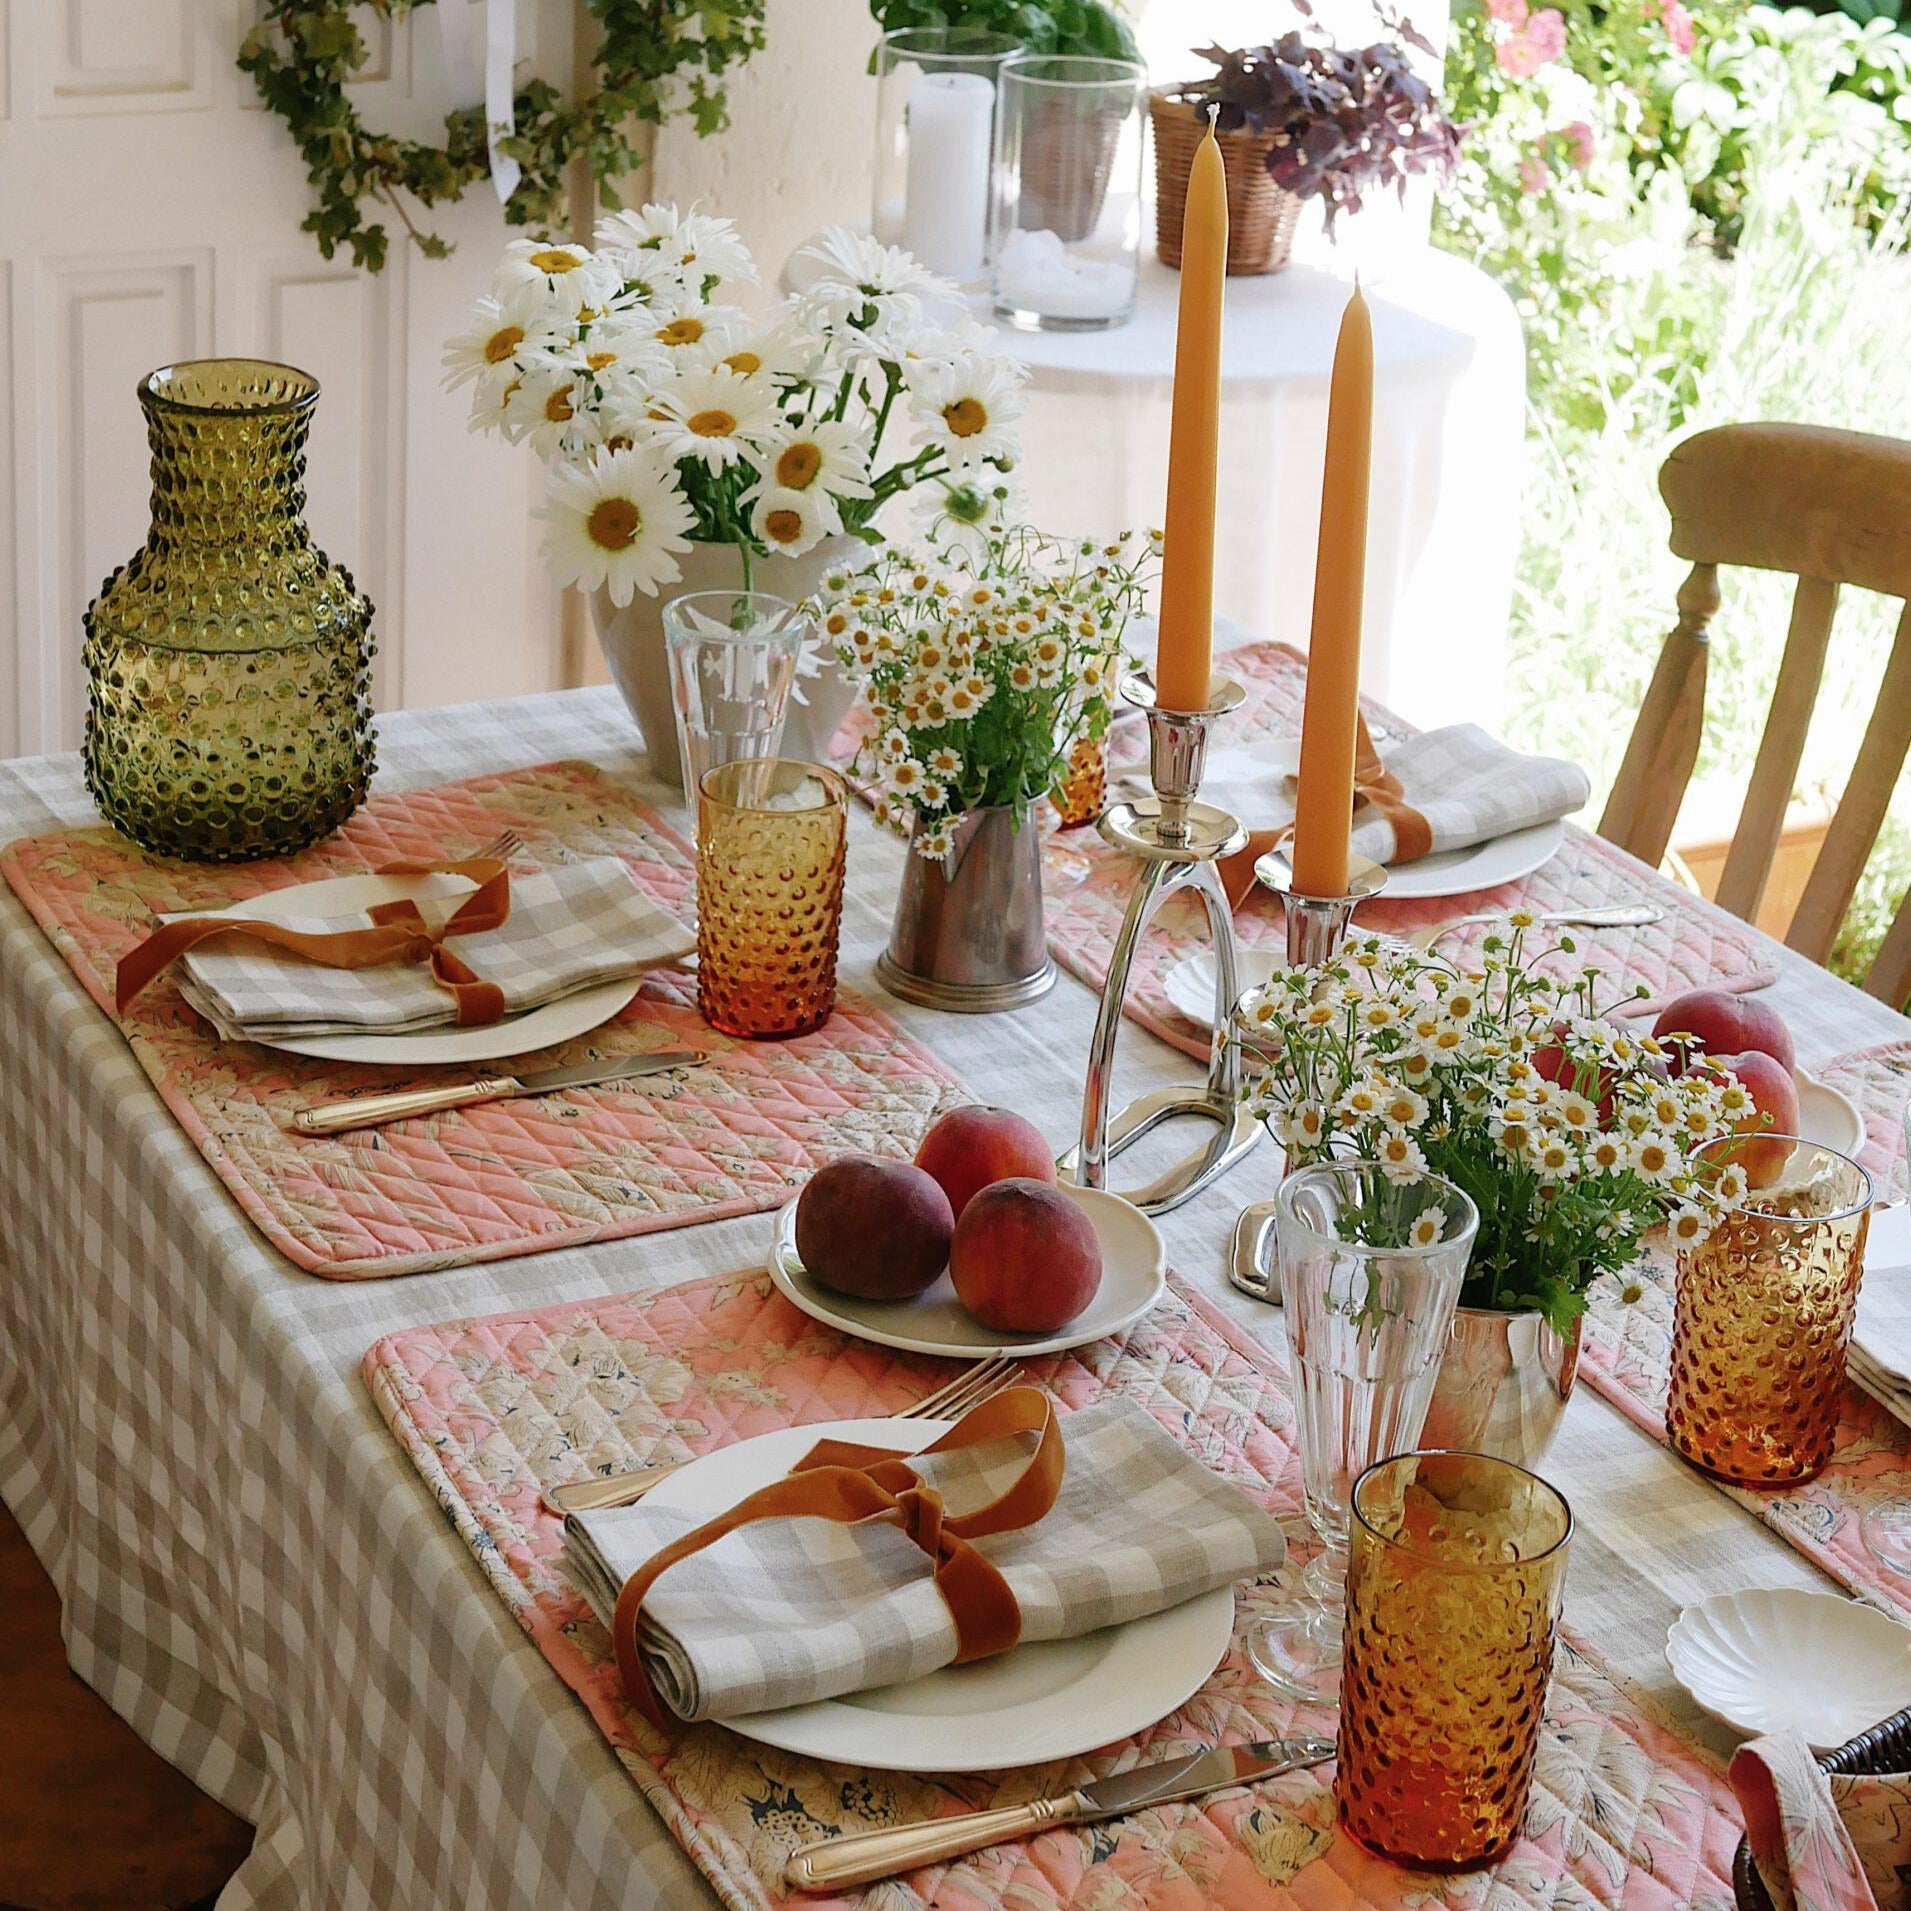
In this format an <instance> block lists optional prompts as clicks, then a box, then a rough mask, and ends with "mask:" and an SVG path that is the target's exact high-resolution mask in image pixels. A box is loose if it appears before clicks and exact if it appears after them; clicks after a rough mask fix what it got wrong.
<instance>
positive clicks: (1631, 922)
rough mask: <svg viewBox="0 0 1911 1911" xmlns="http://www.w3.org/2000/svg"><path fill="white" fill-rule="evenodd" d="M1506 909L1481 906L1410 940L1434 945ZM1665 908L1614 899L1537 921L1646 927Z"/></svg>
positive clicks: (1556, 925) (1547, 925) (1549, 925)
mask: <svg viewBox="0 0 1911 1911" xmlns="http://www.w3.org/2000/svg"><path fill="white" fill-rule="evenodd" d="M1505 914H1506V911H1505V910H1504V909H1483V910H1478V911H1476V912H1475V913H1474V914H1472V915H1470V916H1456V917H1454V919H1453V920H1452V921H1451V922H1442V923H1438V924H1436V925H1435V926H1434V927H1432V928H1430V929H1416V930H1415V931H1414V932H1413V934H1412V936H1411V937H1409V938H1408V940H1409V941H1410V942H1411V943H1412V944H1413V946H1414V947H1415V948H1416V949H1431V948H1432V947H1433V945H1434V944H1435V943H1436V942H1442V941H1444V940H1445V939H1446V938H1447V937H1448V936H1450V935H1452V934H1453V933H1454V931H1455V930H1457V929H1465V928H1467V927H1469V926H1470V925H1471V924H1473V923H1476V922H1498V921H1499V920H1500V919H1501V918H1502V917H1503V916H1504V915H1505ZM1664 917H1665V911H1664V910H1663V909H1661V908H1660V907H1659V905H1658V904H1657V903H1656V902H1615V903H1607V904H1605V905H1603V906H1602V907H1600V908H1597V909H1553V910H1549V911H1548V912H1547V913H1546V914H1544V915H1541V916H1535V917H1534V918H1533V921H1534V925H1535V926H1536V927H1538V928H1542V929H1644V928H1647V927H1649V926H1650V925H1651V924H1653V923H1655V922H1660V921H1663V920H1664Z"/></svg>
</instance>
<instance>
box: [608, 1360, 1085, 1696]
mask: <svg viewBox="0 0 1911 1911" xmlns="http://www.w3.org/2000/svg"><path fill="white" fill-rule="evenodd" d="M1018 1433H1033V1434H1036V1435H1037V1436H1038V1438H1037V1440H1036V1444H1035V1451H1034V1452H1033V1453H1032V1454H1030V1456H1029V1459H1028V1463H1027V1465H1026V1466H1024V1467H1023V1469H1022V1471H1021V1472H1020V1473H1018V1474H1017V1475H1016V1477H1015V1479H1014V1481H1013V1482H1012V1483H1011V1484H1010V1485H1009V1487H1008V1488H1007V1489H1006V1490H1005V1491H1004V1492H1002V1493H1001V1494H1000V1495H998V1496H997V1497H996V1498H995V1499H993V1500H990V1501H989V1502H988V1504H987V1505H985V1506H978V1507H976V1508H975V1509H974V1510H973V1511H971V1512H968V1513H962V1514H959V1515H954V1516H950V1515H948V1514H946V1513H945V1512H944V1510H943V1505H942V1498H941V1495H940V1494H938V1493H937V1492H936V1490H935V1488H934V1487H932V1486H929V1485H927V1484H926V1483H925V1482H924V1481H922V1480H921V1479H920V1478H918V1477H917V1475H916V1473H915V1471H914V1469H913V1468H912V1467H911V1466H910V1465H909V1462H908V1460H907V1459H905V1458H904V1457H903V1456H902V1455H900V1454H898V1453H896V1452H894V1451H893V1450H891V1449H889V1448H885V1447H868V1446H857V1445H854V1444H852V1443H850V1442H848V1441H842V1440H821V1441H818V1442H817V1444H816V1445H815V1446H814V1447H812V1448H811V1449H810V1451H809V1452H808V1453H806V1454H805V1455H804V1456H803V1458H802V1459H801V1460H799V1461H798V1462H797V1463H796V1465H795V1466H794V1467H793V1468H792V1469H791V1471H790V1472H789V1473H788V1474H787V1475H786V1476H785V1477H784V1478H783V1479H780V1480H776V1481H773V1482H772V1483H771V1484H770V1485H769V1486H765V1487H760V1488H758V1490H757V1491H756V1492H754V1493H752V1494H751V1495H750V1496H749V1497H748V1498H747V1499H744V1500H740V1501H739V1502H738V1503H737V1504H736V1505H735V1506H733V1507H731V1509H730V1510H729V1511H728V1512H727V1513H722V1514H719V1515H718V1516H717V1517H716V1518H715V1519H713V1520H707V1521H706V1522H705V1523H704V1524H703V1525H701V1526H699V1527H696V1528H695V1529H694V1530H692V1531H691V1532H688V1533H685V1534H684V1535H683V1536H682V1537H681V1538H679V1539H675V1540H672V1541H671V1543H670V1544H669V1545H668V1546H666V1547H664V1548H663V1549H662V1551H660V1552H658V1553H655V1554H653V1555H652V1556H651V1558H650V1559H648V1560H646V1561H645V1563H644V1564H643V1565H642V1566H640V1567H639V1568H638V1569H637V1571H636V1572H635V1573H633V1574H632V1575H631V1577H630V1578H629V1579H627V1580H626V1581H625V1582H624V1588H623V1591H622V1592H621V1593H619V1594H618V1597H617V1611H616V1614H615V1616H614V1617H613V1619H612V1622H611V1637H612V1640H613V1642H614V1644H615V1646H616V1648H617V1671H618V1676H619V1677H620V1678H621V1679H622V1680H623V1683H624V1692H625V1694H626V1696H627V1697H628V1698H629V1699H630V1702H631V1703H632V1704H633V1705H634V1706H636V1707H637V1709H638V1710H639V1711H640V1712H642V1713H643V1715H644V1717H645V1718H647V1719H648V1720H649V1721H650V1722H651V1724H653V1725H654V1726H656V1727H657V1728H658V1729H659V1730H660V1731H666V1732H667V1731H668V1730H669V1729H670V1726H671V1723H672V1721H670V1720H668V1719H667V1718H666V1717H665V1715H664V1709H663V1706H662V1705H661V1704H660V1702H659V1701H658V1698H657V1695H656V1692H655V1691H654V1690H653V1689H652V1687H651V1683H650V1675H649V1674H648V1673H647V1672H646V1671H645V1670H644V1662H643V1656H642V1654H641V1653H640V1652H639V1651H638V1649H637V1622H638V1616H639V1614H640V1613H641V1612H642V1610H643V1604H644V1600H645V1597H646V1596H647V1595H648V1593H649V1592H650V1589H651V1587H652V1586H654V1585H655V1584H656V1583H657V1581H658V1579H660V1578H661V1577H662V1576H663V1574H664V1573H666V1572H668V1571H669V1569H670V1568H671V1567H672V1566H674V1565H676V1564H677V1563H678V1562H679V1561H680V1560H684V1559H688V1558H689V1557H690V1555H691V1554H692V1553H700V1552H702V1550H703V1549H704V1548H705V1547H706V1546H711V1545H714V1544H715V1543H716V1542H717V1541H718V1540H720V1539H722V1538H723V1536H724V1535H725V1534H726V1533H734V1532H735V1531H736V1529H737V1528H738V1527H739V1526H747V1525H748V1524H749V1523H750V1522H751V1521H752V1520H766V1519H799V1518H811V1519H826V1520H835V1521H837V1522H838V1523H839V1524H841V1525H845V1526H850V1525H855V1524H858V1523H859V1522H861V1521H863V1520H880V1521H881V1522H883V1524H885V1525H888V1526H896V1527H900V1528H901V1529H902V1531H903V1532H904V1533H906V1534H907V1535H908V1536H909V1538H910V1539H911V1540H913V1541H914V1542H915V1543H916V1545H917V1546H919V1547H920V1548H921V1549H922V1551H923V1553H924V1554H925V1555H926V1557H927V1558H929V1559H930V1560H932V1561H933V1562H934V1565H935V1581H936V1590H937V1591H938V1592H939V1593H941V1595H942V1597H943V1600H944V1601H945V1603H946V1604H947V1605H948V1608H949V1616H950V1617H951V1618H952V1619H953V1620H954V1621H955V1628H956V1639H957V1647H958V1649H957V1652H956V1656H955V1663H956V1664H957V1665H964V1664H966V1663H967V1662H968V1661H969V1660H971V1659H986V1658H988V1657H989V1656H990V1655H991V1654H993V1653H997V1652H1006V1651H1008V1649H1009V1648H1010V1647H1011V1646H1012V1645H1014V1644H1015V1642H1016V1641H1017V1640H1018V1639H1019V1638H1020V1637H1021V1636H1022V1614H1021V1609H1020V1608H1019V1607H1018V1606H1017V1605H1016V1603H1015V1594H1014V1593H1013V1591H1011V1590H1010V1587H1009V1583H1008V1581H1007V1580H1005V1579H1004V1578H1003V1577H1002V1575H1001V1573H1000V1571H999V1570H998V1569H997V1568H996V1566H995V1565H994V1563H993V1562H992V1561H991V1560H989V1559H988V1558H986V1557H985V1556H984V1555H983V1554H982V1553H980V1552H978V1551H977V1550H976V1548H975V1547H974V1546H973V1545H972V1544H971V1543H970V1542H971V1541H973V1540H978V1539H984V1538H986V1537H987V1536H988V1535H989V1534H991V1533H1008V1532H1013V1531H1015V1530H1016V1529H1017V1528H1019V1527H1023V1526H1033V1525H1034V1524H1035V1522H1036V1521H1037V1520H1039V1519H1040V1518H1041V1517H1042V1516H1043V1515H1044V1514H1045V1513H1046V1512H1047V1511H1048V1510H1049V1508H1050V1507H1052V1506H1053V1505H1054V1504H1055V1495H1056V1494H1057V1493H1058V1492H1059V1491H1060V1489H1061V1484H1062V1469H1063V1466H1064V1465H1065V1463H1066V1459H1067V1456H1066V1454H1065V1453H1064V1451H1063V1448H1062V1430H1061V1426H1060V1423H1059V1422H1058V1421H1057V1419H1056V1416H1055V1402H1054V1401H1053V1399H1051V1398H1050V1396H1049V1395H1048V1394H1046V1393H1044V1392H1043V1391H1042V1390H1041V1389H1040V1388H1039V1387H1011V1388H1009V1389H1008V1391H1007V1392H1005V1393H999V1394H997V1395H996V1396H995V1398H994V1399H992V1400H985V1401H984V1402H983V1403H982V1404H981V1405H980V1406H979V1407H972V1408H971V1409H970V1410H969V1411H968V1412H967V1413H965V1414H964V1415H963V1416H962V1418H961V1419H960V1420H958V1421H957V1422H956V1423H955V1425H954V1426H953V1427H951V1428H950V1429H949V1431H948V1432H947V1433H945V1434H943V1435H942V1437H941V1438H940V1439H939V1440H936V1441H935V1442H933V1443H932V1444H931V1445H929V1446H926V1447H924V1448H923V1449H922V1452H923V1453H948V1452H951V1451H953V1450H954V1449H956V1448H958V1447H968V1446H979V1445H981V1444H983V1443H984V1442H986V1441H990V1440H1001V1439H1006V1438H1008V1437H1009V1436H1011V1435H1013V1434H1018Z"/></svg>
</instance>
